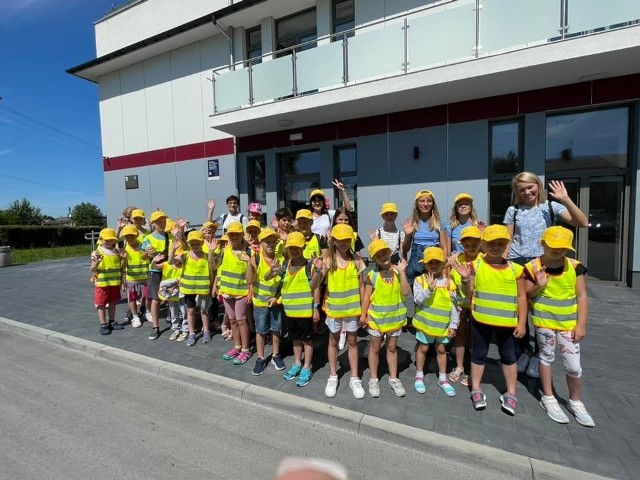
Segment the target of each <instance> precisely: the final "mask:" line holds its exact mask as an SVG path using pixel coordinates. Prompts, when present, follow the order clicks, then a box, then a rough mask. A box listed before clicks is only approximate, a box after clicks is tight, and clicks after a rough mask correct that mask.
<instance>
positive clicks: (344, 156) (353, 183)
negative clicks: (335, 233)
mask: <svg viewBox="0 0 640 480" xmlns="http://www.w3.org/2000/svg"><path fill="white" fill-rule="evenodd" d="M357 157H358V156H357V150H356V146H355V145H343V146H339V147H334V149H333V163H334V172H335V177H336V178H338V179H339V180H340V181H341V182H342V183H343V184H344V190H345V192H346V193H347V196H348V197H349V201H350V202H351V208H352V211H353V218H354V221H355V225H354V228H357V225H358V222H357V214H358V203H357V202H358V158H357ZM335 193H336V195H335V196H334V202H335V203H334V205H335V206H337V205H338V203H337V202H338V201H339V200H340V195H339V192H335ZM334 208H335V207H334Z"/></svg>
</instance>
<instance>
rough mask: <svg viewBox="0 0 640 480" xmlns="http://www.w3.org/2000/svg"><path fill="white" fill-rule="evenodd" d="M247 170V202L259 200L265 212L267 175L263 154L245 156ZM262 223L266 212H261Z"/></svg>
mask: <svg viewBox="0 0 640 480" xmlns="http://www.w3.org/2000/svg"><path fill="white" fill-rule="evenodd" d="M247 166H248V168H247V172H248V174H249V179H248V185H249V202H259V203H261V204H262V211H263V212H266V206H267V175H266V168H265V160H264V156H263V155H256V156H255V157H249V158H247ZM263 217H264V218H263V219H262V221H263V223H264V221H265V220H266V213H264V214H263Z"/></svg>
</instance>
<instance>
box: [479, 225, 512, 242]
mask: <svg viewBox="0 0 640 480" xmlns="http://www.w3.org/2000/svg"><path fill="white" fill-rule="evenodd" d="M482 240H484V241H485V242H493V241H494V240H509V241H511V236H510V235H509V230H507V227H505V226H504V225H489V226H488V227H487V228H485V229H484V232H482Z"/></svg>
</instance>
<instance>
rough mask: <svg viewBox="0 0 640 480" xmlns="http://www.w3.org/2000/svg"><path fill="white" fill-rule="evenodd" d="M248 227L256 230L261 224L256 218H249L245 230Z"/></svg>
mask: <svg viewBox="0 0 640 480" xmlns="http://www.w3.org/2000/svg"><path fill="white" fill-rule="evenodd" d="M250 228H257V229H258V230H260V229H261V228H262V226H261V225H260V222H259V221H258V220H249V223H247V227H246V228H245V230H249V229H250Z"/></svg>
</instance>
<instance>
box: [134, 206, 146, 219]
mask: <svg viewBox="0 0 640 480" xmlns="http://www.w3.org/2000/svg"><path fill="white" fill-rule="evenodd" d="M144 217H145V215H144V210H140V209H139V208H136V209H135V210H134V211H133V212H131V218H144Z"/></svg>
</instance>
